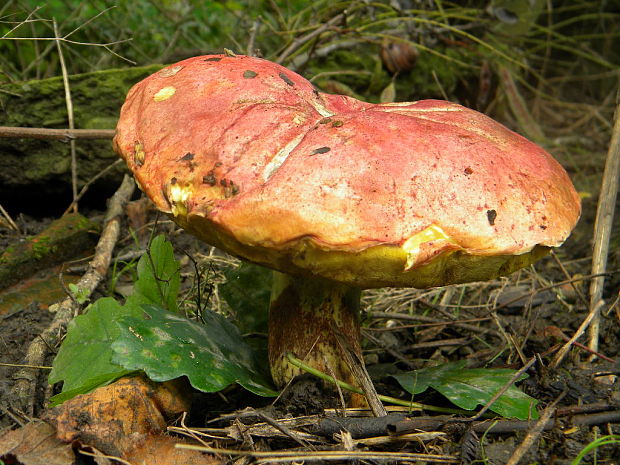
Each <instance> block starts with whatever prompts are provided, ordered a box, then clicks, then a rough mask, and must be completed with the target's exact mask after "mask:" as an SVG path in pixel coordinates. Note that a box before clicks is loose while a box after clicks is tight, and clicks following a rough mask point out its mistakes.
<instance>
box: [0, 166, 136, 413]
mask: <svg viewBox="0 0 620 465" xmlns="http://www.w3.org/2000/svg"><path fill="white" fill-rule="evenodd" d="M134 189H135V183H134V182H133V179H132V178H130V177H129V176H125V178H124V179H123V182H122V184H121V186H120V187H119V189H118V190H117V191H116V192H115V193H114V195H113V196H112V198H111V199H110V205H109V207H108V211H107V214H106V217H105V220H104V226H103V231H102V232H101V237H100V238H99V242H98V243H97V247H96V249H95V256H94V257H93V259H92V261H91V262H90V264H89V266H88V270H87V271H86V273H85V274H84V276H82V277H81V278H80V280H79V281H78V283H77V287H78V288H80V289H81V290H83V291H84V292H85V295H87V296H90V295H91V294H92V292H93V291H94V290H95V288H96V287H97V286H98V285H99V283H100V282H101V280H102V279H103V278H104V277H105V275H106V273H107V270H108V267H109V265H110V260H111V258H112V252H113V250H114V246H115V245H116V241H117V240H118V236H119V234H120V223H121V215H122V214H123V208H124V206H125V204H126V203H127V202H128V201H129V199H130V198H131V195H132V194H133V191H134ZM78 311H79V306H78V305H76V304H75V303H74V301H73V299H72V298H70V297H67V298H66V299H64V300H63V301H62V302H61V303H60V304H58V309H57V310H56V314H55V315H54V319H53V320H52V322H51V323H50V325H49V326H48V327H47V328H46V329H45V330H44V331H43V332H42V333H41V334H40V335H39V337H37V338H35V339H34V340H33V341H32V343H31V344H30V346H29V347H28V351H27V352H26V357H25V364H27V365H43V364H44V361H45V358H46V357H47V355H48V353H49V350H50V347H54V346H55V345H56V343H57V342H58V338H59V336H60V335H61V334H62V333H63V332H64V331H65V329H66V328H67V325H68V324H69V322H70V321H71V320H72V319H73V316H74V315H75V314H76V313H78ZM38 373H39V371H38V370H33V369H30V368H24V369H22V370H19V371H18V372H17V373H15V374H14V375H13V379H14V380H15V384H14V386H13V389H12V392H11V396H10V398H11V399H12V405H13V407H15V408H16V409H18V410H21V411H24V412H26V413H27V414H28V415H32V414H33V411H34V401H35V396H34V391H35V388H36V383H37V378H38Z"/></svg>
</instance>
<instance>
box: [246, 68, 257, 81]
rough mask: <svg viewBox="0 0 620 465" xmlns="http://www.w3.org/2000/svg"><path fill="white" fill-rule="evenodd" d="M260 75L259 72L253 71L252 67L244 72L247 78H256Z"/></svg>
mask: <svg viewBox="0 0 620 465" xmlns="http://www.w3.org/2000/svg"><path fill="white" fill-rule="evenodd" d="M257 75H258V73H256V72H255V71H252V70H250V69H248V70H247V71H244V72H243V77H244V78H246V79H252V78H255V77H256V76H257Z"/></svg>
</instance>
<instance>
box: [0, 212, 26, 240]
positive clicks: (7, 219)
mask: <svg viewBox="0 0 620 465" xmlns="http://www.w3.org/2000/svg"><path fill="white" fill-rule="evenodd" d="M0 213H2V216H4V219H5V220H6V221H7V223H9V225H10V226H11V229H13V230H15V231H17V233H19V234H21V232H20V231H19V226H17V224H16V223H15V221H13V218H11V215H9V212H7V211H6V210H5V209H4V208H3V207H2V205H0Z"/></svg>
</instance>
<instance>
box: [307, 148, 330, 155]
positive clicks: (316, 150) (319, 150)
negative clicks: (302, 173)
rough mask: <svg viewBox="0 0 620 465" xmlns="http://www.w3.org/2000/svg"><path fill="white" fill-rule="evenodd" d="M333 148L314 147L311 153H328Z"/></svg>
mask: <svg viewBox="0 0 620 465" xmlns="http://www.w3.org/2000/svg"><path fill="white" fill-rule="evenodd" d="M330 150H331V149H330V148H329V147H320V148H318V149H314V150H313V151H312V153H311V154H310V155H317V154H319V153H327V152H329V151H330Z"/></svg>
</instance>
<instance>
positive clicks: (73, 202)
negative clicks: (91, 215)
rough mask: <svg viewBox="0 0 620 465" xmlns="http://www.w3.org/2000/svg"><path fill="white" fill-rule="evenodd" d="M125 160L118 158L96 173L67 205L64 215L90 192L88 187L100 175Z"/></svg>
mask: <svg viewBox="0 0 620 465" xmlns="http://www.w3.org/2000/svg"><path fill="white" fill-rule="evenodd" d="M122 162H123V160H121V159H120V158H119V159H118V160H116V161H115V162H113V163H110V164H109V165H108V166H106V167H105V168H104V169H102V170H101V171H99V172H98V173H97V174H96V175H94V176H93V177H92V178H90V179H89V180H88V182H86V184H84V185H83V186H82V188H81V189H80V192H79V193H78V195H77V197H76V198H75V199H74V200H73V201H72V202H71V205H69V206H68V207H67V209H66V210H65V212H64V213H63V215H66V214H67V213H69V211H70V210H71V209H72V208H73V206H74V205H76V204H77V202H79V201H80V199H81V198H82V197H83V196H84V194H86V192H88V188H89V187H90V186H91V185H92V184H93V183H94V182H95V181H96V180H97V179H99V178H100V177H102V176H104V175H106V174H107V173H109V172H110V171H112V169H113V168H114V167H115V166H117V165H119V164H120V163H122Z"/></svg>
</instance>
